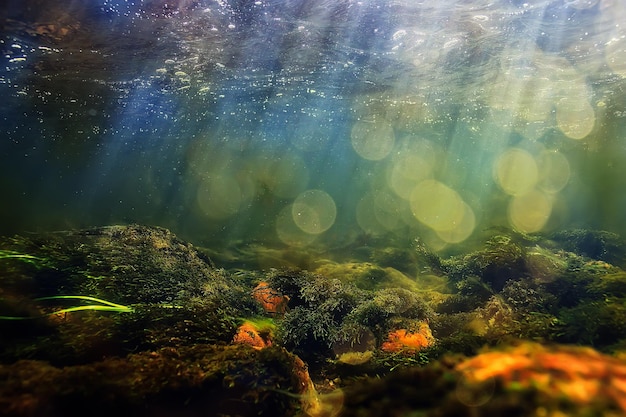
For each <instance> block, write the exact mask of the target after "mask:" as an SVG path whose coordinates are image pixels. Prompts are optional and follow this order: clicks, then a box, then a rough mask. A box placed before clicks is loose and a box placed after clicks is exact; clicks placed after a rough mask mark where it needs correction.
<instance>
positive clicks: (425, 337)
mask: <svg viewBox="0 0 626 417" xmlns="http://www.w3.org/2000/svg"><path fill="white" fill-rule="evenodd" d="M417 327H418V328H417V329H416V330H414V331H411V330H407V329H398V330H393V331H391V332H389V334H388V335H387V340H386V341H385V342H383V344H382V345H381V346H380V349H381V350H382V351H384V352H387V353H397V352H405V353H408V354H414V353H415V352H418V351H420V350H422V349H424V348H427V347H429V346H432V345H433V344H434V343H435V338H434V337H433V334H432V332H431V331H430V327H429V326H428V323H426V322H420V323H419V324H418V326H417Z"/></svg>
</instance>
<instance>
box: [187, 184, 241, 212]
mask: <svg viewBox="0 0 626 417" xmlns="http://www.w3.org/2000/svg"><path fill="white" fill-rule="evenodd" d="M242 198H243V196H242V192H241V188H240V187H239V183H238V182H237V181H236V180H235V179H234V178H232V177H229V176H215V177H210V178H207V179H205V180H204V181H202V182H201V183H200V185H199V186H198V190H197V193H196V201H197V202H198V206H199V207H200V209H201V210H202V212H203V213H204V214H205V215H206V216H207V217H210V218H212V219H224V218H227V217H230V216H232V215H234V214H236V213H237V212H238V211H239V207H240V205H241V201H242Z"/></svg>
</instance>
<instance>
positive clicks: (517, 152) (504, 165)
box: [494, 148, 539, 196]
mask: <svg viewBox="0 0 626 417" xmlns="http://www.w3.org/2000/svg"><path fill="white" fill-rule="evenodd" d="M538 175H539V174H538V169H537V163H536V162H535V158H533V156H532V155H531V154H530V153H528V152H527V151H525V150H523V149H519V148H511V149H509V150H507V151H505V152H504V153H503V154H502V155H500V157H499V158H498V159H497V161H496V164H495V169H494V177H495V180H496V182H497V183H498V185H499V186H500V187H501V188H502V190H503V191H504V192H505V193H507V194H509V195H513V196H516V195H523V194H526V193H527V192H528V191H530V190H531V189H532V188H533V187H534V186H535V184H536V183H537V180H538Z"/></svg>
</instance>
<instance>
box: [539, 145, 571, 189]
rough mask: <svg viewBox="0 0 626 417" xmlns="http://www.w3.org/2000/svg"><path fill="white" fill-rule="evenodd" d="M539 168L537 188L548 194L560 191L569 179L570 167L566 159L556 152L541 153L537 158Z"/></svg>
mask: <svg viewBox="0 0 626 417" xmlns="http://www.w3.org/2000/svg"><path fill="white" fill-rule="evenodd" d="M537 165H538V167H539V178H540V180H539V188H541V190H542V191H545V192H546V193H549V194H555V193H558V192H559V191H561V190H562V189H563V188H565V186H566V185H567V183H568V182H569V178H570V165H569V162H568V160H567V158H566V157H565V156H564V155H563V154H562V153H560V152H557V151H543V152H541V154H540V155H539V157H538V158H537Z"/></svg>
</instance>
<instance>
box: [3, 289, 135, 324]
mask: <svg viewBox="0 0 626 417" xmlns="http://www.w3.org/2000/svg"><path fill="white" fill-rule="evenodd" d="M68 299H69V300H85V301H92V302H95V303H96V304H88V305H82V306H74V307H68V308H62V309H60V310H55V311H53V312H51V313H47V314H44V315H42V316H40V317H45V316H52V315H55V314H66V313H72V312H75V311H85V310H90V311H112V312H116V313H132V312H133V309H132V308H131V307H128V306H124V305H121V304H116V303H112V302H110V301H106V300H101V299H99V298H95V297H89V296H85V295H56V296H51V297H40V298H37V299H35V301H43V300H68ZM35 318H37V317H10V316H0V320H26V319H35Z"/></svg>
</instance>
